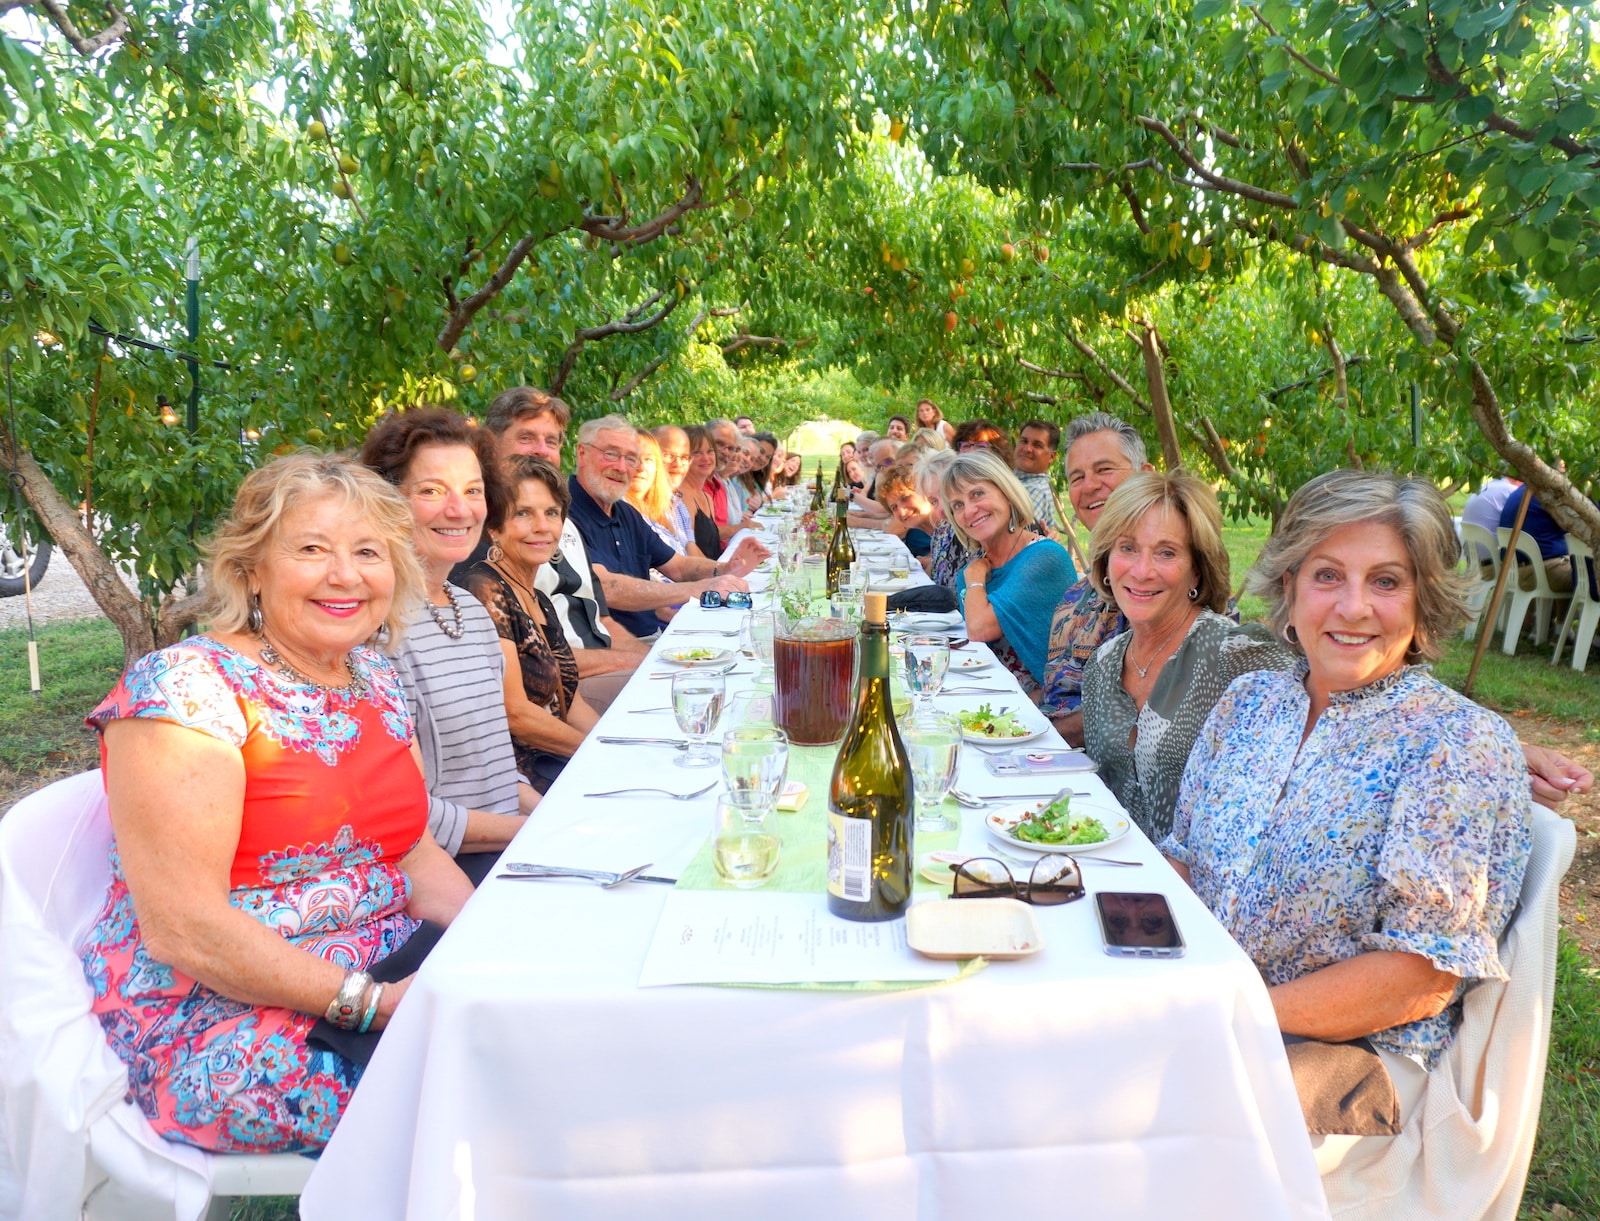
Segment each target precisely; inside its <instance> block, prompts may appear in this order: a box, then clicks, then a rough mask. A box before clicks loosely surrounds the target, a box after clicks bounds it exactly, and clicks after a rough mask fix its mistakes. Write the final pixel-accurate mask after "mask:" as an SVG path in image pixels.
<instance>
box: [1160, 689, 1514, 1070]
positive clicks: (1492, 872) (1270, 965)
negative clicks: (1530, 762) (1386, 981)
mask: <svg viewBox="0 0 1600 1221" xmlns="http://www.w3.org/2000/svg"><path fill="white" fill-rule="evenodd" d="M1305 672H1306V671H1305V664H1304V662H1301V664H1300V667H1299V669H1298V670H1297V671H1294V672H1287V673H1257V674H1247V675H1246V676H1245V677H1243V678H1241V679H1239V680H1238V681H1237V682H1236V683H1234V684H1233V686H1231V687H1230V688H1229V689H1228V691H1227V692H1226V693H1225V694H1224V695H1223V697H1222V698H1221V699H1220V700H1219V701H1218V702H1217V705H1216V708H1215V709H1214V710H1213V711H1212V713H1211V716H1210V717H1209V718H1208V719H1207V721H1206V723H1205V726H1204V728H1203V729H1202V731H1201V733H1200V737H1199V739H1198V740H1197V741H1196V743H1195V746H1194V753H1193V754H1192V755H1191V756H1190V758H1189V766H1188V768H1187V770H1186V771H1185V772H1184V776H1183V787H1182V792H1181V794H1180V796H1179V798H1178V804H1177V808H1176V809H1175V811H1174V814H1173V822H1172V832H1171V834H1170V835H1168V836H1167V838H1166V839H1165V840H1163V841H1162V843H1161V845H1160V847H1161V851H1163V852H1165V853H1166V854H1167V855H1168V856H1170V857H1172V858H1173V859H1174V860H1177V861H1182V862H1184V863H1185V864H1187V865H1188V866H1189V869H1190V874H1191V878H1192V882H1193V886H1194V889H1195V892H1196V893H1197V894H1198V895H1199V896H1200V898H1201V900H1202V901H1203V902H1204V903H1205V904H1206V906H1207V907H1209V908H1210V909H1211V911H1212V914H1214V915H1215V916H1216V917H1217V919H1218V920H1219V921H1221V923H1222V926H1223V927H1224V928H1226V929H1227V930H1228V931H1229V933H1231V934H1232V935H1233V938H1234V940H1235V941H1237V942H1238V943H1239V944H1240V945H1241V946H1242V947H1243V948H1244V950H1245V952H1246V953H1248V954H1249V955H1250V957H1251V959H1252V961H1254V962H1255V964H1256V966H1257V967H1258V968H1259V969H1260V970H1261V973H1262V975H1263V976H1264V977H1265V978H1266V981H1267V982H1268V983H1269V984H1281V983H1286V982H1288V981H1289V980H1293V979H1298V978H1299V977H1300V976H1302V975H1308V974H1310V973H1311V972H1313V971H1316V970H1319V969H1320V968H1322V967H1325V966H1328V965H1330V964H1332V963H1335V962H1341V961H1343V960H1344V959H1347V958H1353V957H1355V956H1356V955H1358V954H1363V953H1367V952H1369V951H1374V950H1398V951H1402V952H1404V953H1410V954H1419V955H1421V956H1423V957H1424V958H1427V959H1428V960H1429V961H1430V962H1432V963H1433V965H1434V966H1435V967H1437V968H1438V969H1439V970H1441V971H1446V972H1449V973H1450V974H1452V975H1457V976H1460V978H1461V980H1462V983H1461V985H1459V986H1458V987H1457V989H1456V995H1455V999H1454V1000H1453V1001H1452V1002H1451V1004H1450V1005H1449V1006H1448V1007H1446V1009H1445V1010H1444V1012H1442V1013H1440V1014H1438V1015H1437V1016H1435V1017H1431V1018H1424V1019H1422V1020H1420V1021H1416V1022H1409V1023H1407V1024H1405V1025H1403V1026H1395V1027H1391V1028H1390V1029H1388V1030H1384V1031H1380V1032H1379V1033H1377V1034H1375V1035H1373V1036H1371V1038H1372V1042H1373V1043H1374V1044H1375V1045H1377V1046H1378V1047H1381V1048H1386V1049H1387V1050H1389V1051H1392V1052H1395V1053H1397V1054H1400V1055H1407V1056H1411V1057H1413V1058H1415V1059H1417V1060H1418V1061H1419V1062H1421V1063H1422V1064H1423V1066H1424V1067H1426V1068H1429V1069H1432V1068H1433V1067H1434V1066H1435V1065H1436V1064H1437V1063H1438V1060H1439V1057H1440V1055H1441V1054H1442V1053H1443V1052H1444V1050H1445V1048H1446V1047H1448V1046H1449V1044H1450V1041H1451V1039H1452V1038H1453V1037H1454V1034H1455V1030H1456V1027H1457V1026H1458V1025H1459V1024H1460V1020H1461V1004H1460V999H1461V994H1462V993H1463V992H1464V991H1465V989H1466V987H1467V986H1468V985H1469V984H1471V983H1472V982H1473V981H1476V980H1480V979H1505V978H1506V975H1505V971H1504V969H1503V968H1502V967H1501V965H1500V958H1499V954H1498V951H1497V946H1496V942H1497V939H1498V937H1499V935H1500V933H1501V932H1502V930H1504V928H1505V927H1506V924H1507V922H1508V921H1509V920H1510V919H1511V913H1512V910H1513V908H1514V907H1515V906H1516V902H1517V895H1518V893H1519V891H1520V890H1521V887H1522V875H1523V873H1524V871H1525V870H1526V869H1527V865H1528V853H1529V850H1530V848H1531V847H1532V843H1533V823H1532V814H1531V807H1530V801H1531V798H1530V796H1529V790H1528V776H1527V766H1526V761H1525V760H1524V757H1523V754H1522V750H1521V748H1520V746H1519V745H1518V743H1517V738H1516V735H1515V734H1514V733H1513V732H1512V730H1511V727H1510V726H1509V725H1507V724H1506V723H1505V721H1503V720H1502V719H1501V718H1500V717H1498V716H1496V715H1495V714H1494V713H1492V712H1488V711H1486V710H1485V709H1483V708H1480V707H1479V706H1478V705H1476V704H1474V703H1472V702H1471V701H1470V700H1468V699H1466V698H1465V697H1464V696H1462V695H1460V694H1458V693H1457V692H1455V691H1452V690H1451V689H1450V688H1448V687H1446V686H1444V685H1443V684H1442V683H1440V682H1439V681H1437V680H1436V679H1434V678H1433V677H1432V676H1431V675H1430V674H1429V673H1428V672H1427V668H1426V667H1424V666H1408V667H1406V668H1405V669H1403V670H1401V671H1399V672H1397V673H1395V674H1392V675H1390V676H1388V677H1387V678H1384V679H1381V680H1379V681H1378V682H1376V683H1373V684H1371V685H1370V686H1367V687H1363V688H1361V689H1359V690H1356V691H1348V692H1343V693H1339V694H1336V695H1335V696H1334V697H1333V701H1332V704H1331V706H1330V707H1329V708H1328V709H1327V710H1326V711H1325V712H1323V713H1322V715H1321V716H1319V717H1318V718H1317V723H1316V725H1315V726H1313V728H1312V730H1311V733H1310V735H1309V736H1308V737H1307V738H1306V739H1305V742H1304V743H1302V742H1301V741H1300V736H1301V734H1302V733H1304V731H1305V724H1306V718H1307V716H1308V715H1309V712H1310V700H1309V697H1308V696H1307V694H1306V689H1305V684H1304V675H1305Z"/></svg>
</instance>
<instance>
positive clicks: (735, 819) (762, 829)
mask: <svg viewBox="0 0 1600 1221" xmlns="http://www.w3.org/2000/svg"><path fill="white" fill-rule="evenodd" d="M778 853H779V841H778V837H777V836H776V835H774V834H773V833H772V832H771V831H769V830H767V828H766V825H765V824H764V823H763V822H762V820H761V819H759V818H757V819H755V820H754V821H751V820H750V819H749V818H747V817H746V816H745V812H744V811H743V810H741V809H740V808H739V807H738V806H736V805H734V804H733V802H732V801H731V800H729V799H728V798H727V797H718V798H717V812H716V815H715V816H714V818H713V821H712V824H711V862H712V864H714V865H715V866H716V869H717V876H718V877H719V878H721V879H722V880H723V881H724V882H726V883H727V884H728V885H729V886H734V887H737V888H738V889H740V890H751V889H753V888H755V887H757V886H764V885H766V883H767V880H768V879H769V878H771V877H772V874H773V872H774V871H775V870H776V869H777V868H778Z"/></svg>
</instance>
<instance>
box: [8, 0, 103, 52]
mask: <svg viewBox="0 0 1600 1221" xmlns="http://www.w3.org/2000/svg"><path fill="white" fill-rule="evenodd" d="M32 2H33V3H35V4H37V5H38V7H39V8H41V9H43V10H44V14H45V16H47V17H48V18H49V19H50V24H51V25H53V26H55V27H56V29H58V30H60V31H61V34H62V37H64V38H65V39H66V40H67V41H68V42H70V43H71V44H72V47H73V49H74V50H75V51H77V52H78V53H79V54H80V55H93V54H94V53H95V52H97V51H99V50H101V49H102V48H104V47H108V46H110V45H111V44H112V43H114V42H116V41H117V40H118V39H119V38H121V37H122V36H123V35H124V34H126V33H127V32H128V15H127V14H126V13H124V12H122V11H121V10H120V9H118V8H117V6H116V5H114V4H111V3H110V2H109V0H107V3H106V12H107V14H109V15H110V17H111V24H110V25H108V26H106V27H105V29H103V30H101V31H100V32H99V33H98V34H95V35H93V36H92V37H88V38H85V37H84V36H83V35H82V34H81V33H80V32H79V31H78V27H77V26H75V25H73V24H72V18H70V17H68V16H67V10H66V7H65V6H64V5H61V4H58V3H56V0H32ZM26 6H27V0H24V3H23V4H10V5H7V6H6V8H24V7H26ZM4 11H6V10H5V9H0V12H4Z"/></svg>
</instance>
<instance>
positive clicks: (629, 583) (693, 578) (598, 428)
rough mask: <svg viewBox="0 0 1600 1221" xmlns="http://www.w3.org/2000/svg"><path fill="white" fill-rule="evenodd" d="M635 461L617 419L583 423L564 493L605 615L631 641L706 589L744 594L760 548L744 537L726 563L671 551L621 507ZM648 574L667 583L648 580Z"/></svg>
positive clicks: (635, 448)
mask: <svg viewBox="0 0 1600 1221" xmlns="http://www.w3.org/2000/svg"><path fill="white" fill-rule="evenodd" d="M639 460H640V459H639V434H638V432H637V430H636V429H635V428H634V426H633V425H632V424H630V423H629V422H628V421H627V420H626V419H625V418H624V417H622V416H619V415H608V416H602V417H601V418H600V419H598V420H589V421H588V422H587V423H585V424H584V425H583V427H582V428H580V429H579V430H578V473H577V474H576V475H574V476H572V478H571V480H570V481H569V483H568V487H569V489H570V490H571V492H572V508H571V510H570V515H571V519H572V521H573V522H574V523H575V524H576V525H577V527H578V533H579V534H580V535H581V536H582V537H583V545H584V547H585V548H586V549H587V550H588V553H589V562H590V563H591V564H593V565H594V572H595V576H596V578H598V580H599V582H600V588H601V590H602V591H603V592H604V594H605V598H606V602H607V603H608V604H609V605H610V607H611V614H612V616H613V617H614V618H615V619H616V620H617V622H619V623H620V624H622V626H623V627H625V628H627V629H628V631H630V632H632V633H633V634H634V635H635V636H638V637H651V636H654V635H655V634H656V633H657V632H659V631H660V630H661V620H660V619H659V618H657V616H656V614H655V612H656V611H657V610H662V609H666V608H669V607H676V606H682V605H683V604H684V603H685V602H687V601H689V600H690V599H692V598H698V597H699V596H700V595H701V593H703V592H704V591H706V590H708V589H714V590H716V591H717V592H719V593H724V594H725V593H729V592H732V591H733V590H747V589H748V588H749V587H748V586H747V585H746V584H745V583H744V581H743V580H742V579H741V578H743V576H744V575H745V574H746V573H748V572H750V571H751V570H752V569H753V568H755V566H756V565H757V564H759V563H760V562H761V561H762V560H763V559H765V558H766V550H765V548H763V547H762V546H761V544H760V543H758V542H756V541H755V540H754V539H746V540H745V541H744V542H743V543H741V544H740V545H739V547H738V549H737V550H735V551H734V553H733V555H732V556H730V557H729V560H728V562H727V563H726V564H724V563H722V562H720V561H718V560H710V559H702V558H700V557H699V556H690V555H680V554H679V553H678V552H676V551H674V550H673V549H672V548H671V547H670V546H668V545H667V544H666V543H665V542H664V541H662V539H661V537H660V536H659V535H657V534H656V532H655V531H654V530H652V529H651V528H650V524H649V523H648V522H647V521H645V519H644V515H643V514H641V513H640V512H639V510H637V509H635V508H634V507H633V506H632V505H630V504H629V503H628V502H627V499H626V497H627V495H628V485H629V484H630V483H632V482H633V477H634V475H635V474H636V473H637V472H638V470H639ZM652 568H654V569H656V570H657V571H659V572H660V573H661V574H662V575H663V576H665V577H666V578H667V581H665V582H663V581H652V580H651V579H650V570H651V569H652Z"/></svg>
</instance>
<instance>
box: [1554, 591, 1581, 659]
mask: <svg viewBox="0 0 1600 1221" xmlns="http://www.w3.org/2000/svg"><path fill="white" fill-rule="evenodd" d="M1577 613H1578V604H1577V602H1576V601H1574V602H1572V603H1571V604H1570V605H1569V606H1568V607H1567V615H1566V618H1564V619H1563V620H1562V621H1561V630H1560V631H1559V632H1557V633H1556V649H1555V652H1554V653H1552V654H1551V655H1550V664H1551V665H1552V666H1559V665H1560V664H1561V647H1562V645H1564V644H1566V643H1567V633H1568V632H1570V631H1571V630H1572V617H1573V616H1574V615H1575V614H1577Z"/></svg>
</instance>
